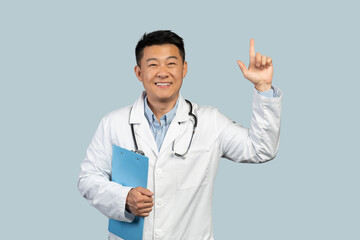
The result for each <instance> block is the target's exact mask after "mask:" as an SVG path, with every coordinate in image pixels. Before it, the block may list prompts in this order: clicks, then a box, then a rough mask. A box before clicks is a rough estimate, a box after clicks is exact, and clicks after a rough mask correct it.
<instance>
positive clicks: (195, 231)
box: [78, 88, 282, 240]
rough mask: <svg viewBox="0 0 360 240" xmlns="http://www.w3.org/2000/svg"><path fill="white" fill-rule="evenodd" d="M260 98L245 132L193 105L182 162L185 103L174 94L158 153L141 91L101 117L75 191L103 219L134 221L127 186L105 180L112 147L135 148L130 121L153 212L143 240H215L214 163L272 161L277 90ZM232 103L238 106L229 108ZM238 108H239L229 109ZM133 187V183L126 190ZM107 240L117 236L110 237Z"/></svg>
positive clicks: (217, 114)
mask: <svg viewBox="0 0 360 240" xmlns="http://www.w3.org/2000/svg"><path fill="white" fill-rule="evenodd" d="M274 90H275V92H276V93H277V94H278V96H279V97H276V98H266V97H263V96H261V95H260V94H258V93H257V92H256V91H255V90H254V97H253V103H252V111H253V116H252V122H251V127H250V129H247V128H244V127H241V126H240V125H238V124H236V123H234V122H233V121H232V120H230V119H229V118H227V117H225V116H224V115H223V114H221V113H220V112H219V111H218V110H217V109H216V108H214V107H208V106H198V105H197V104H194V103H193V113H194V114H195V115H196V116H197V118H198V126H197V129H196V132H195V135H194V138H193V142H192V145H191V147H190V150H189V152H188V154H187V156H186V158H177V157H175V156H174V155H173V154H172V143H173V142H174V141H175V151H176V152H177V153H180V154H182V153H184V152H185V151H186V149H187V147H188V144H189V141H190V138H191V133H192V129H193V120H192V117H190V116H189V115H188V112H189V105H188V104H187V103H186V102H185V100H184V99H183V98H182V96H180V99H179V105H178V109H177V112H176V115H175V117H174V119H173V121H172V122H171V125H170V127H169V129H168V131H167V133H166V136H165V139H164V142H163V144H162V147H161V149H160V151H159V152H158V149H157V146H156V143H155V140H154V137H153V135H152V132H151V130H150V128H149V123H148V122H147V119H146V118H145V116H144V96H145V93H143V94H142V95H141V97H140V98H139V99H138V100H137V101H136V102H135V104H134V105H133V110H132V114H131V116H129V111H130V109H131V106H129V107H125V108H121V109H119V110H116V111H113V112H111V113H109V114H107V115H106V116H105V117H104V118H103V119H102V121H101V123H100V125H99V127H98V129H97V131H96V133H95V135H94V137H93V139H92V142H91V144H90V146H89V147H88V150H87V153H86V157H85V159H84V160H83V162H82V164H81V173H80V176H79V182H78V189H79V191H80V193H81V195H82V196H83V197H85V198H86V199H87V200H88V202H89V203H90V204H91V205H92V206H94V207H95V208H97V209H98V210H99V211H100V212H102V213H103V214H104V215H105V216H107V217H109V218H113V219H116V220H119V221H132V220H133V218H134V216H133V215H132V214H130V213H128V212H126V211H125V202H126V196H127V193H128V191H129V190H130V189H131V188H130V187H124V186H121V185H120V184H118V183H115V182H111V181H110V180H109V179H110V176H111V159H112V144H115V145H118V146H120V147H122V148H126V149H130V150H133V149H134V142H133V137H132V134H131V128H130V125H129V122H130V123H134V129H135V136H136V139H137V143H138V146H139V149H141V150H143V151H144V152H145V155H146V156H147V157H149V172H148V189H149V190H150V191H152V192H153V193H154V207H153V210H152V211H151V213H150V215H149V216H148V217H146V218H145V222H144V235H143V239H144V240H150V239H166V240H170V239H173V240H180V239H186V240H192V239H193V240H200V239H202V240H210V239H213V227H212V208H211V206H212V193H213V186H214V180H215V175H216V171H217V169H218V164H219V159H220V158H221V157H224V158H228V159H230V160H232V161H235V162H249V163H262V162H266V161H268V160H271V159H273V158H274V157H275V155H276V153H277V149H278V143H279V133H280V115H281V98H282V97H281V95H282V93H281V91H280V90H278V89H276V88H275V89H274ZM234 106H236V104H234ZM235 110H236V111H240V109H235ZM132 187H136V186H132ZM109 239H120V238H118V237H117V236H115V235H113V234H111V233H109Z"/></svg>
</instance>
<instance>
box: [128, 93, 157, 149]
mask: <svg viewBox="0 0 360 240" xmlns="http://www.w3.org/2000/svg"><path fill="white" fill-rule="evenodd" d="M145 95H146V93H145V91H144V92H143V93H142V94H141V96H140V98H139V99H138V100H137V101H136V102H135V103H134V105H133V106H132V109H131V114H130V124H131V123H133V124H134V132H135V137H136V140H137V144H138V147H139V149H141V150H143V151H144V149H143V148H142V147H141V143H142V142H145V143H146V145H148V147H149V148H150V149H151V150H152V151H153V153H154V154H155V156H157V155H158V149H157V146H156V142H155V139H154V136H153V134H152V133H151V130H150V127H149V123H148V121H147V120H146V117H145V115H144V98H145ZM145 155H146V152H145Z"/></svg>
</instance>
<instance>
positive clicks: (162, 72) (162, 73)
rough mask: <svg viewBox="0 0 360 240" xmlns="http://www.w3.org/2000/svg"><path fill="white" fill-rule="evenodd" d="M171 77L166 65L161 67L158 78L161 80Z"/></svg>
mask: <svg viewBox="0 0 360 240" xmlns="http://www.w3.org/2000/svg"><path fill="white" fill-rule="evenodd" d="M168 76H169V72H168V68H167V66H166V65H161V66H160V67H159V71H158V73H157V77H159V78H166V77H168Z"/></svg>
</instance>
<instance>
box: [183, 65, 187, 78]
mask: <svg viewBox="0 0 360 240" xmlns="http://www.w3.org/2000/svg"><path fill="white" fill-rule="evenodd" d="M187 69H188V65H187V62H186V61H184V66H183V74H182V76H183V78H185V76H186V74H187Z"/></svg>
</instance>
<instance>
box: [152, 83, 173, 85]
mask: <svg viewBox="0 0 360 240" xmlns="http://www.w3.org/2000/svg"><path fill="white" fill-rule="evenodd" d="M170 84H171V83H155V85H156V86H170Z"/></svg>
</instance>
